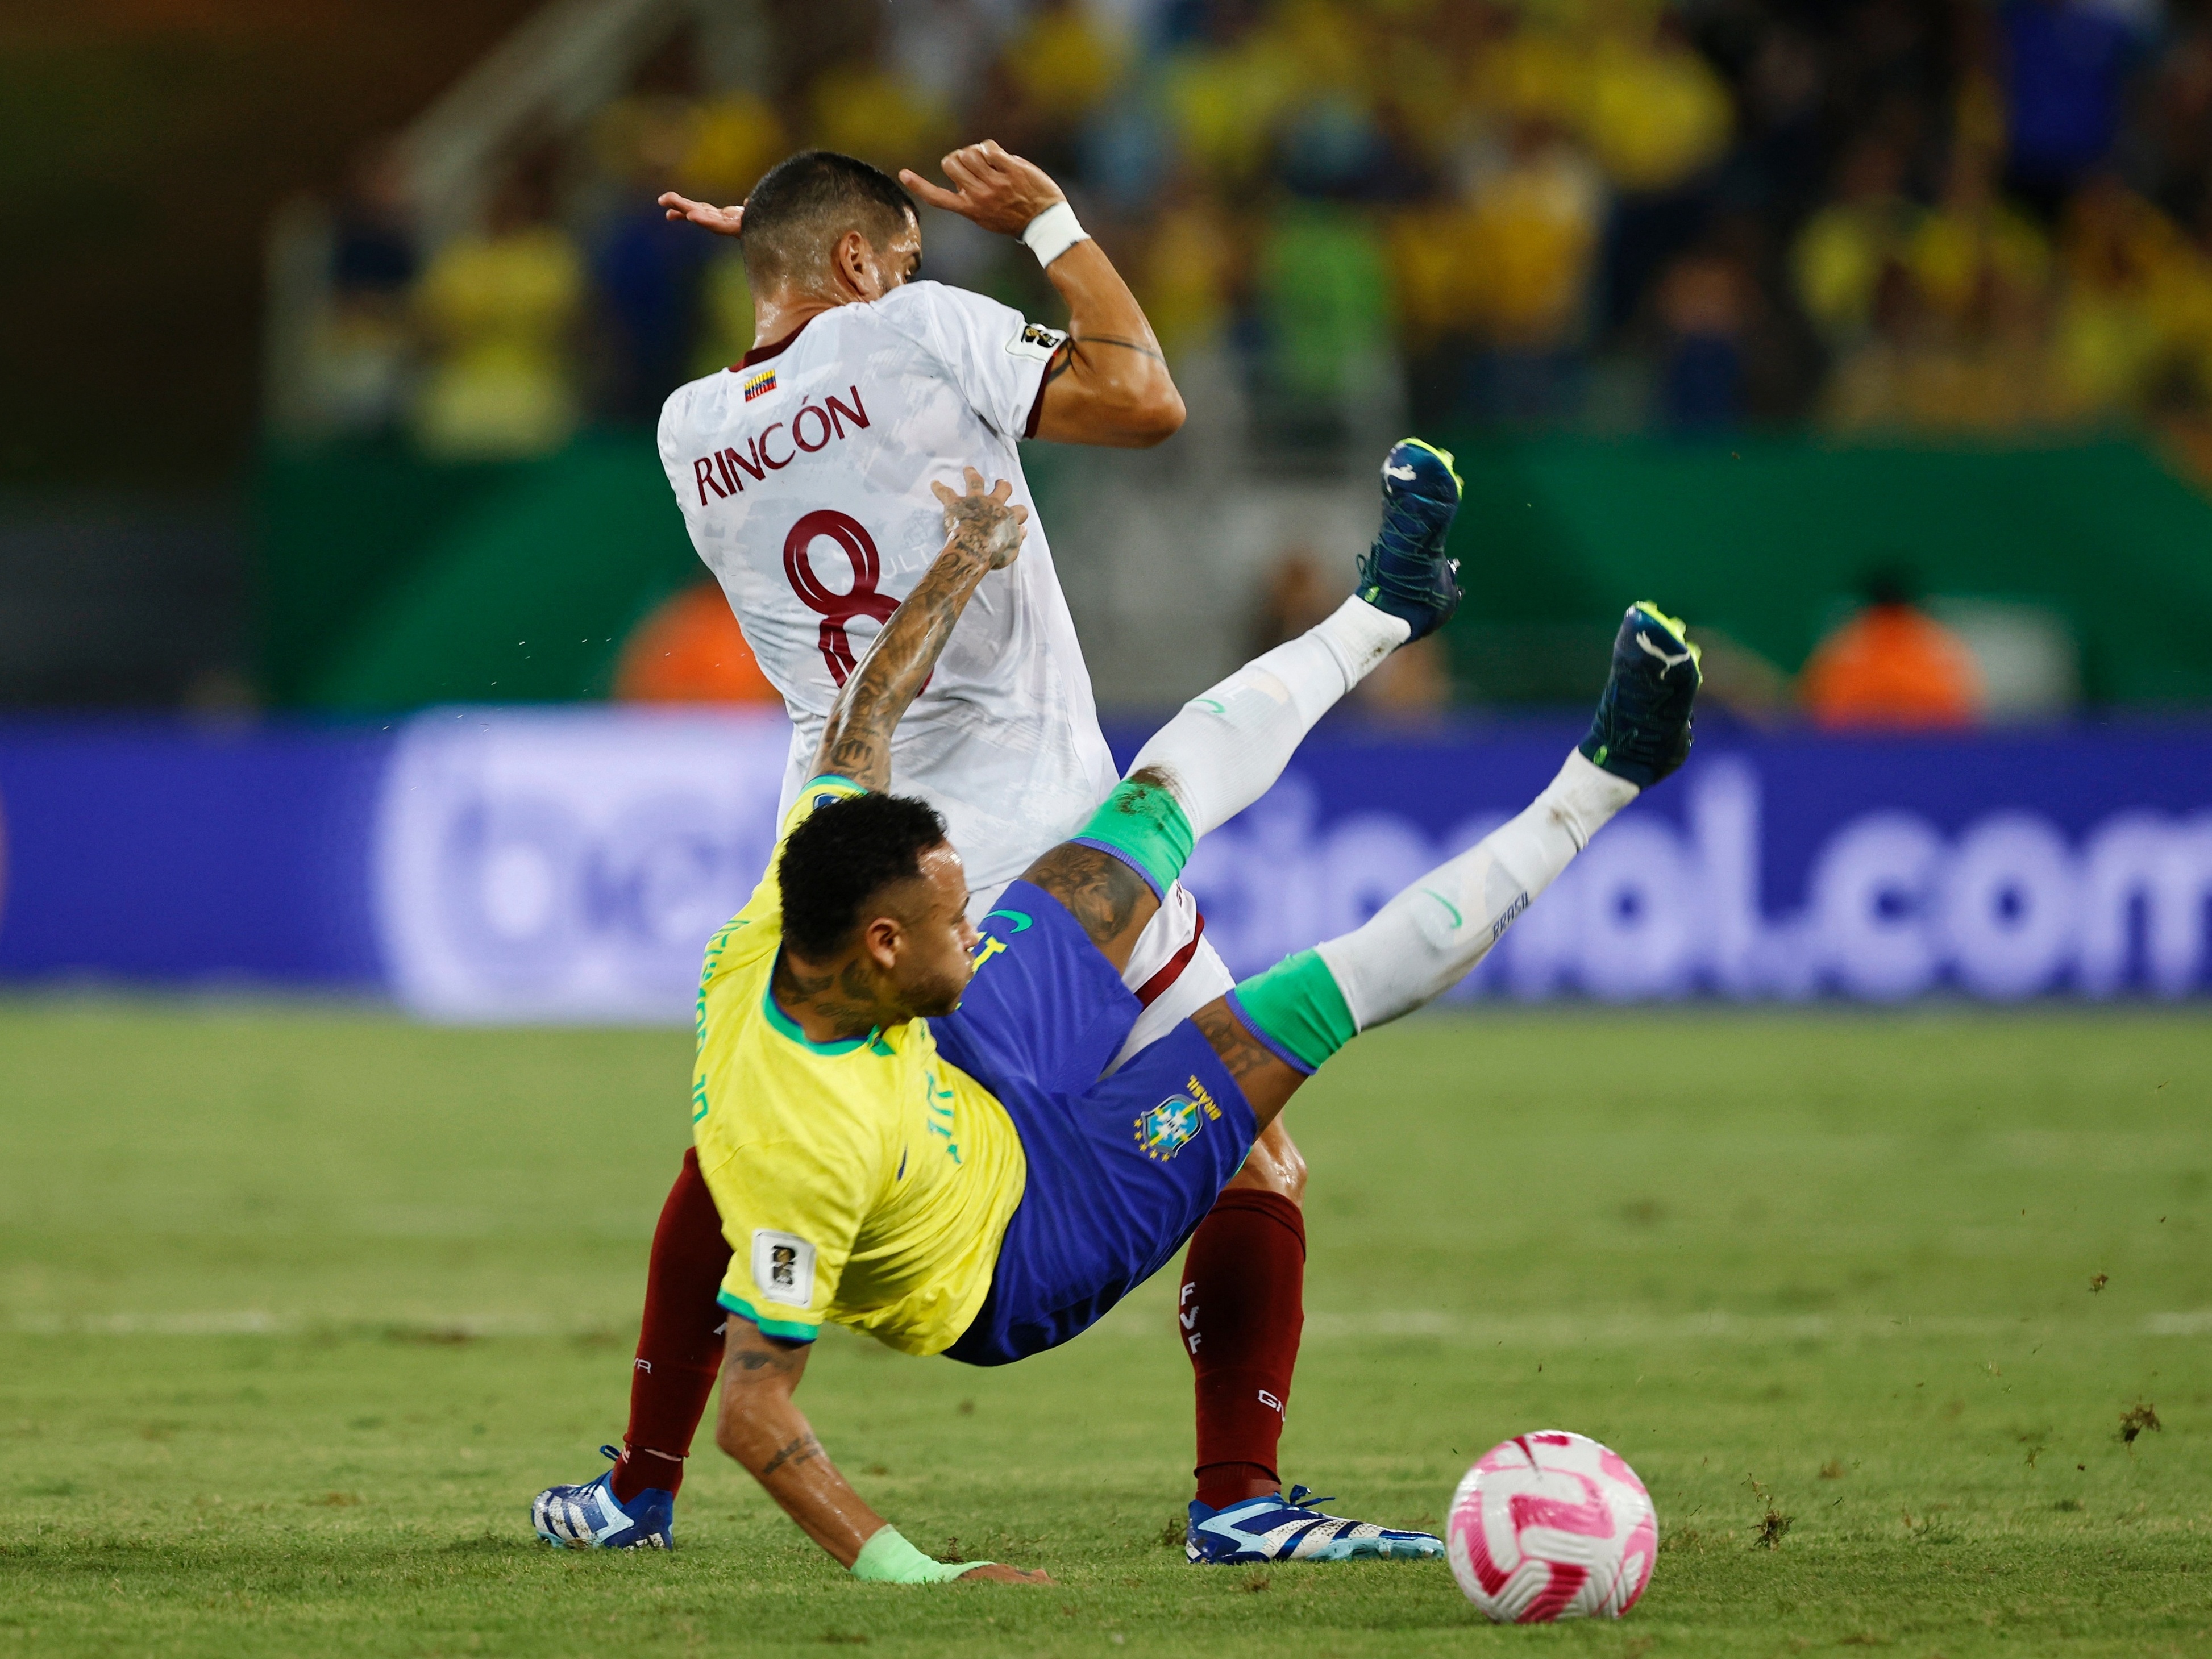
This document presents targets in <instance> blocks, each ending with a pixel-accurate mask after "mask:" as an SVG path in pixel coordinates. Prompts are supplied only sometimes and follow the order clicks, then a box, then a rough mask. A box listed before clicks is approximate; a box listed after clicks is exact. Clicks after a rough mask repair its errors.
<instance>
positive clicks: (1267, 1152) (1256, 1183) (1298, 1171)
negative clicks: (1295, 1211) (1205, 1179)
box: [1229, 1121, 1306, 1207]
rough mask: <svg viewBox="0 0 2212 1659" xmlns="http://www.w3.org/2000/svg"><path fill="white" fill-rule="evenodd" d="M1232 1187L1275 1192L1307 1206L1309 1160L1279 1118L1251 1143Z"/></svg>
mask: <svg viewBox="0 0 2212 1659" xmlns="http://www.w3.org/2000/svg"><path fill="white" fill-rule="evenodd" d="M1229 1184H1230V1186H1231V1188H1238V1187H1241V1188H1245V1189H1246V1190H1247V1191H1256V1192H1263V1193H1273V1194H1277V1195H1278V1196H1279V1197H1282V1198H1287V1199H1288V1200H1291V1203H1293V1204H1296V1205H1298V1206H1301V1207H1304V1204H1305V1197H1306V1160H1305V1158H1304V1154H1303V1153H1301V1152H1299V1151H1298V1149H1297V1145H1296V1144H1295V1143H1294V1142H1292V1140H1291V1137H1290V1135H1289V1133H1287V1132H1286V1131H1285V1130H1284V1129H1283V1127H1282V1125H1281V1123H1280V1121H1276V1122H1274V1123H1270V1124H1269V1125H1268V1126H1267V1128H1266V1129H1265V1130H1263V1131H1262V1132H1261V1135H1260V1138H1259V1139H1257V1140H1255V1141H1254V1142H1253V1143H1252V1150H1251V1151H1250V1152H1247V1153H1245V1155H1244V1164H1243V1168H1242V1169H1240V1170H1237V1173H1236V1175H1234V1176H1231V1179H1230V1182H1229Z"/></svg>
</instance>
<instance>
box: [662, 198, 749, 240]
mask: <svg viewBox="0 0 2212 1659" xmlns="http://www.w3.org/2000/svg"><path fill="white" fill-rule="evenodd" d="M660 205H661V206H662V207H663V208H665V209H666V210H667V213H668V216H669V217H670V218H671V219H689V220H690V222H692V223H693V224H695V225H699V226H702V227H703V228H706V229H708V230H711V231H713V232H714V234H716V235H717V236H734V235H736V234H738V229H739V228H741V227H742V226H743V225H744V220H745V210H744V205H743V204H739V205H738V206H736V207H726V208H720V207H714V206H713V205H711V204H708V203H706V202H695V201H693V200H692V199H691V198H690V197H688V196H678V194H677V193H676V192H675V191H672V190H671V191H663V192H662V193H661V197H660Z"/></svg>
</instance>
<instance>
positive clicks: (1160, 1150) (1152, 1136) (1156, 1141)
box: [1136, 1078, 1221, 1163]
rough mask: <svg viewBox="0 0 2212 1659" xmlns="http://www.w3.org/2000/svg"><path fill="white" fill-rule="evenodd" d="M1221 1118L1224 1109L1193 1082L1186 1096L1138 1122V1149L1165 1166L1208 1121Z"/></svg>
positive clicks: (1175, 1098) (1172, 1097)
mask: <svg viewBox="0 0 2212 1659" xmlns="http://www.w3.org/2000/svg"><path fill="white" fill-rule="evenodd" d="M1220 1115H1221V1108H1220V1107H1218V1106H1217V1105H1215V1104H1214V1103H1213V1097H1212V1094H1210V1093H1209V1092H1207V1091H1206V1085H1204V1084H1202V1083H1200V1081H1199V1080H1198V1079H1196V1078H1192V1079H1188V1082H1186V1084H1185V1085H1184V1087H1183V1092H1182V1093H1181V1094H1179V1095H1170V1096H1169V1097H1167V1098H1166V1099H1165V1100H1164V1101H1162V1102H1161V1103H1159V1104H1158V1105H1157V1106H1155V1107H1153V1108H1152V1110H1151V1111H1149V1112H1146V1114H1145V1115H1143V1116H1142V1117H1139V1119H1137V1121H1136V1127H1137V1145H1138V1146H1140V1147H1142V1148H1143V1149H1144V1153H1145V1156H1146V1158H1151V1159H1152V1160H1153V1162H1155V1163H1165V1162H1166V1161H1167V1160H1168V1159H1169V1158H1173V1157H1174V1156H1175V1155H1176V1153H1177V1152H1181V1151H1182V1149H1183V1148H1184V1147H1186V1146H1189V1145H1190V1143H1191V1142H1192V1141H1193V1140H1194V1139H1196V1138H1197V1135H1198V1132H1199V1131H1200V1129H1202V1128H1204V1127H1206V1119H1207V1118H1210V1117H1211V1118H1218V1117H1219V1116H1220Z"/></svg>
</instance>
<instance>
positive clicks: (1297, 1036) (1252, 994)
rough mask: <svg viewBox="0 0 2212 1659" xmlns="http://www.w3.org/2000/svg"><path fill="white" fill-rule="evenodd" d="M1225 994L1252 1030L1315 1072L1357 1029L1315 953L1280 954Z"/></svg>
mask: <svg viewBox="0 0 2212 1659" xmlns="http://www.w3.org/2000/svg"><path fill="white" fill-rule="evenodd" d="M1231 996H1232V997H1233V998H1234V999H1235V1000H1236V1006H1237V1011H1238V1012H1239V1013H1240V1014H1241V1015H1242V1017H1243V1019H1244V1023H1245V1024H1248V1025H1249V1026H1250V1027H1251V1028H1252V1034H1253V1035H1254V1036H1256V1037H1258V1038H1259V1039H1260V1040H1261V1042H1265V1043H1266V1044H1267V1046H1268V1047H1269V1048H1273V1049H1275V1050H1276V1051H1277V1052H1278V1053H1279V1054H1282V1055H1283V1056H1284V1057H1285V1059H1287V1060H1291V1062H1292V1063H1294V1064H1295V1065H1296V1066H1297V1068H1298V1069H1299V1070H1301V1071H1304V1072H1308V1073H1312V1072H1317V1071H1319V1070H1320V1069H1321V1067H1322V1062H1323V1061H1325V1060H1328V1057H1329V1056H1330V1055H1331V1054H1334V1053H1335V1052H1336V1051H1337V1050H1338V1049H1339V1048H1342V1047H1344V1045H1345V1044H1346V1043H1347V1042H1351V1041H1352V1038H1353V1037H1354V1036H1358V1032H1359V1027H1358V1025H1357V1024H1354V1023H1353V1021H1352V1010H1351V1008H1350V1007H1349V1006H1347V1005H1346V1002H1345V1000H1344V992H1343V991H1342V989H1340V987H1338V985H1337V982H1336V975H1334V974H1332V973H1331V972H1329V969H1328V963H1326V962H1324V961H1322V956H1321V952H1320V951H1299V952H1298V953H1297V955H1296V956H1294V957H1284V958H1283V960H1282V961H1280V962H1279V963H1276V964H1275V965H1274V966H1273V967H1272V968H1270V969H1267V972H1266V973H1264V974H1260V975H1255V977H1253V978H1251V979H1248V980H1246V981H1243V983H1242V984H1240V985H1238V986H1237V988H1236V989H1235V990H1234V991H1233V992H1231Z"/></svg>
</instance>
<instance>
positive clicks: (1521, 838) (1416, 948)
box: [1320, 751, 1638, 1031]
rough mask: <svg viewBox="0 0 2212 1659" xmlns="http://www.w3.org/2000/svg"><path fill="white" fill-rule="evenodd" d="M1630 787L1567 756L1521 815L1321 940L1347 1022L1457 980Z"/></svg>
mask: <svg viewBox="0 0 2212 1659" xmlns="http://www.w3.org/2000/svg"><path fill="white" fill-rule="evenodd" d="M1637 794H1638V789H1637V787H1636V786H1635V785H1634V784H1632V783H1629V782H1626V781H1623V780H1621V779H1620V778H1617V777H1615V776H1613V774H1612V773H1610V772H1607V771H1602V770H1601V769H1599V768H1597V767H1595V766H1593V765H1591V764H1590V763H1589V761H1587V760H1585V759H1583V757H1582V755H1581V753H1580V752H1579V751H1577V752H1576V753H1574V754H1571V755H1569V756H1568V757H1567V763H1566V764H1565V766H1562V767H1561V768H1560V769H1559V775H1558V776H1557V777H1555V778H1553V780H1552V781H1551V782H1550V783H1549V784H1547V785H1546V786H1545V788H1544V793H1542V794H1541V795H1539V796H1537V797H1536V799H1534V801H1533V802H1531V803H1530V804H1529V805H1528V809H1527V810H1526V811H1523V812H1522V814H1521V815H1520V817H1516V818H1514V819H1512V820H1510V822H1508V823H1502V824H1500V825H1499V826H1498V828H1497V829H1495V830H1493V831H1492V832H1491V834H1490V835H1488V836H1485V837H1484V838H1483V839H1482V840H1481V841H1480V842H1477V843H1476V844H1475V845H1474V846H1473V847H1470V848H1468V850H1467V851H1466V852H1464V853H1462V854H1460V855H1459V856H1458V857H1457V858H1455V859H1454V860H1451V861H1450V862H1449V864H1444V865H1441V866H1438V867H1437V868H1436V869H1434V870H1431V871H1430V872H1429V873H1428V874H1427V875H1425V876H1424V877H1422V878H1420V880H1419V881H1417V882H1415V883H1414V884H1413V885H1412V886H1411V887H1408V888H1407V889H1406V890H1405V891H1404V892H1402V893H1401V894H1399V895H1398V896H1397V897H1395V898H1394V899H1392V900H1391V901H1390V902H1389V903H1388V904H1386V905H1384V906H1383V908H1381V909H1380V910H1377V911H1376V913H1375V915H1373V916H1372V917H1371V918H1370V920H1369V921H1368V923H1367V925H1366V926H1365V927H1361V928H1359V929H1358V931H1356V932H1354V933H1346V934H1343V935H1341V936H1340V937H1339V938H1336V939H1329V940H1328V941H1327V942H1326V943H1324V944H1323V945H1322V946H1321V947H1320V951H1321V958H1322V961H1323V962H1325V963H1328V970H1329V973H1330V974H1331V975H1333V976H1334V978H1335V980H1336V984H1337V988H1338V989H1339V990H1340V991H1342V992H1343V993H1344V1002H1345V1006H1346V1007H1347V1008H1349V1009H1350V1010H1351V1011H1352V1021H1353V1023H1354V1024H1357V1025H1358V1028H1359V1029H1360V1030H1363V1031H1364V1030H1367V1029H1368V1028H1369V1027H1370V1026H1374V1025H1380V1024H1383V1022H1384V1021H1385V1020H1392V1019H1395V1018H1398V1017H1399V1016H1400V1015H1401V1014H1407V1013H1411V1012H1413V1010H1414V1009H1416V1008H1418V1007H1419V1006H1422V1004H1424V1003H1426V1002H1430V1001H1432V1000H1435V999H1436V998H1437V997H1439V996H1441V995H1443V994H1444V993H1445V992H1446V991H1448V990H1449V989H1450V988H1451V987H1453V986H1455V985H1456V984H1458V983H1459V982H1460V981H1461V980H1462V979H1464V978H1465V977H1466V976H1467V975H1468V973H1469V972H1470V971H1471V970H1472V969H1474V964H1475V963H1478V962H1480V961H1481V960H1482V958H1483V957H1485V956H1486V955H1487V954H1488V953H1489V951H1490V947H1491V946H1492V945H1495V944H1497V943H1498V940H1499V939H1502V938H1504V934H1505V930H1506V928H1507V927H1509V926H1510V924H1511V923H1512V921H1513V919H1514V918H1515V917H1516V916H1517V915H1520V914H1521V913H1522V911H1523V910H1525V909H1527V908H1528V906H1529V905H1530V903H1532V902H1534V899H1535V897H1536V896H1537V895H1538V894H1539V893H1541V892H1542V891H1543V890H1545V889H1546V888H1547V887H1549V886H1550V885H1551V884H1552V883H1553V881H1554V880H1556V879H1557V878H1558V877H1559V872H1561V871H1562V870H1564V869H1565V868H1566V867H1567V866H1568V864H1569V863H1570V862H1571V860H1573V858H1574V856H1575V854H1577V853H1579V852H1581V851H1582V850H1583V848H1585V847H1587V846H1589V838H1590V837H1591V836H1594V835H1595V834H1596V833H1597V832H1598V831H1599V830H1600V829H1602V828H1604V827H1605V823H1606V821H1607V819H1608V818H1610V817H1613V814H1614V813H1615V812H1618V811H1620V809H1621V808H1622V807H1624V806H1626V805H1628V803H1629V802H1631V801H1632V800H1634V799H1636V797H1637Z"/></svg>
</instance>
